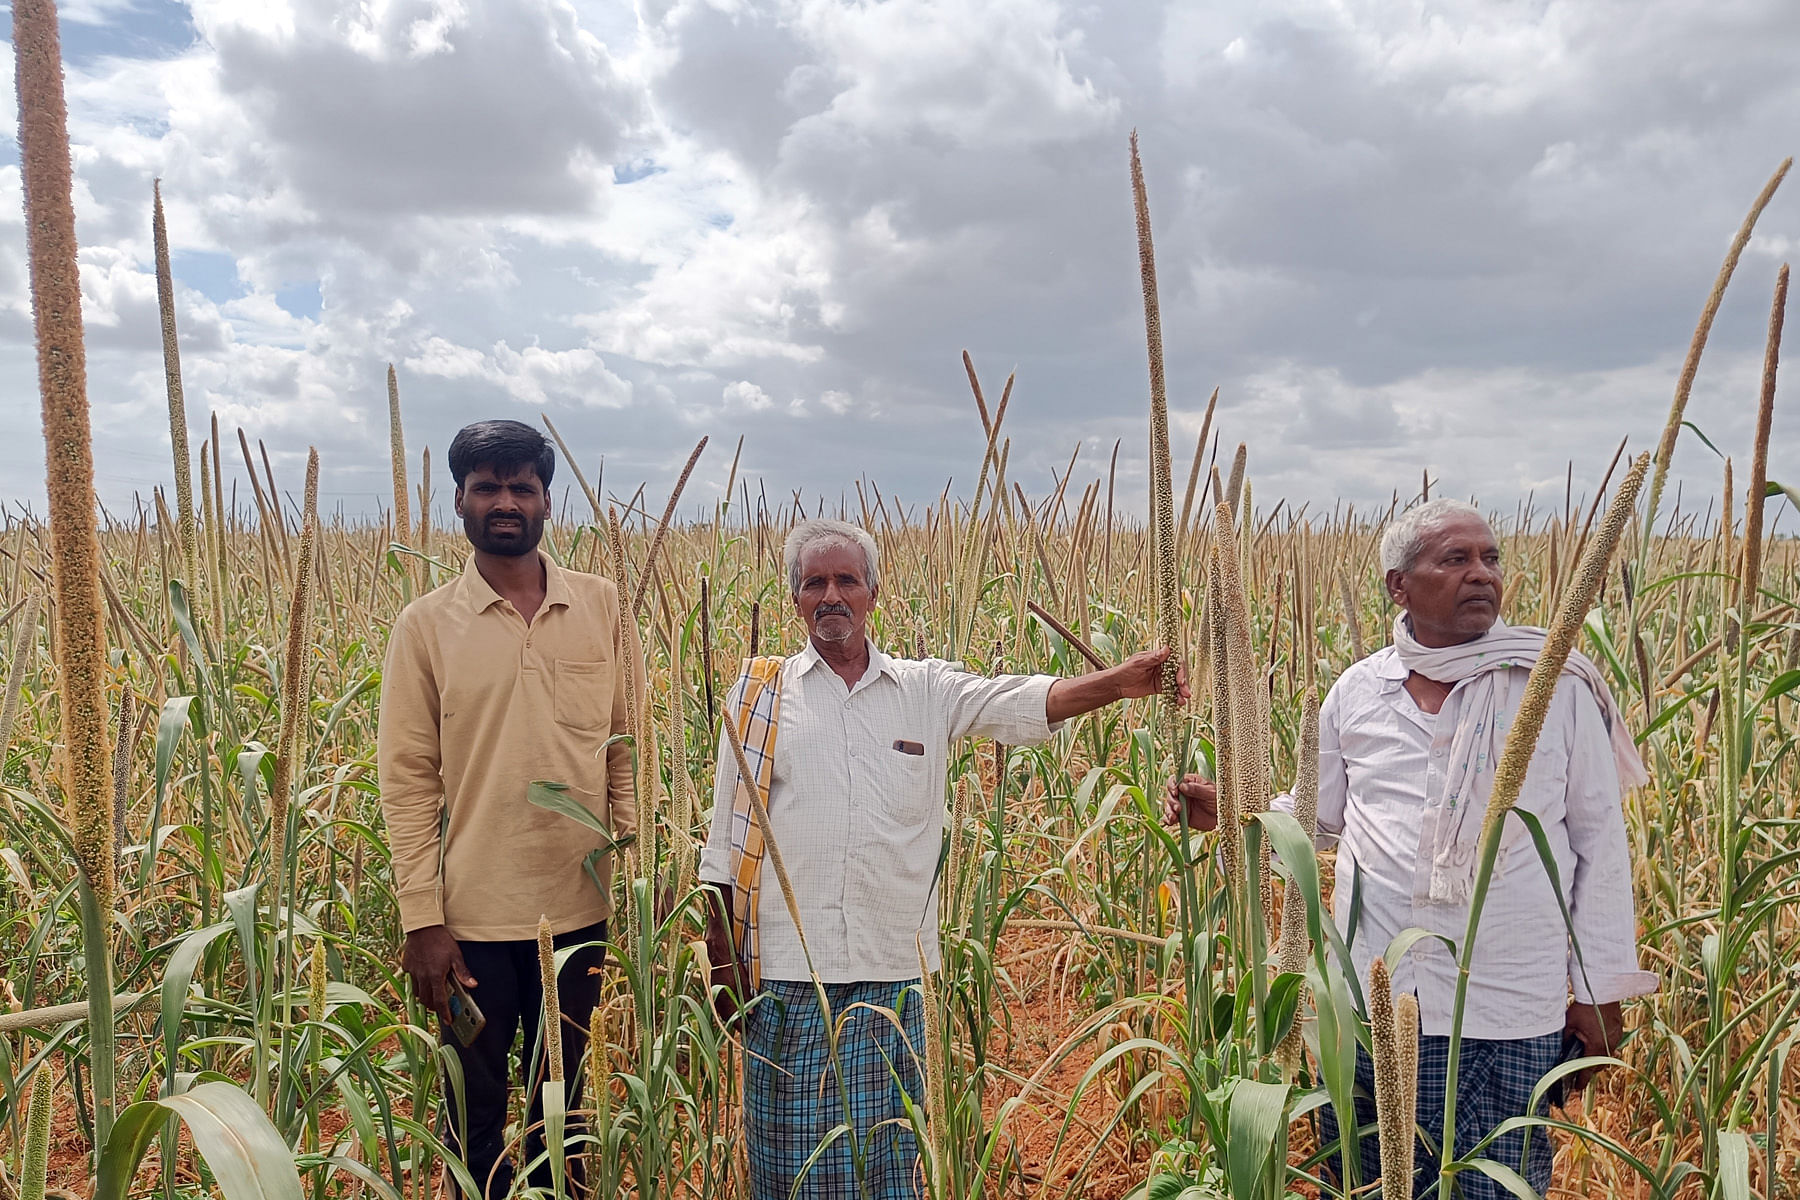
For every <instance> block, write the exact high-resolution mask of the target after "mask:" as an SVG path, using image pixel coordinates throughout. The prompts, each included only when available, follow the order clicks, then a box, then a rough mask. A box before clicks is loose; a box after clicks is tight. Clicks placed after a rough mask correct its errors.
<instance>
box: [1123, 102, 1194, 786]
mask: <svg viewBox="0 0 1800 1200" xmlns="http://www.w3.org/2000/svg"><path fill="white" fill-rule="evenodd" d="M1131 198H1132V201H1133V203H1134V205H1135V207H1136V210H1137V243H1138V272H1139V275H1140V276H1141V279H1142V283H1143V289H1144V341H1145V343H1146V346H1147V349H1148V353H1149V358H1150V537H1151V541H1150V546H1151V553H1152V554H1153V555H1154V556H1155V567H1156V593H1155V596H1156V610H1155V611H1156V635H1157V640H1158V641H1159V642H1160V643H1161V644H1162V645H1163V646H1164V647H1167V648H1168V650H1169V657H1168V658H1167V659H1165V660H1163V665H1162V704H1161V706H1160V712H1159V714H1158V715H1159V716H1160V717H1161V722H1160V724H1161V725H1162V735H1163V745H1164V747H1165V748H1166V749H1167V750H1168V752H1169V753H1170V754H1171V755H1174V756H1175V762H1174V768H1175V770H1176V771H1177V772H1179V771H1180V770H1181V765H1182V764H1181V754H1180V752H1179V749H1178V748H1177V746H1176V745H1175V722H1176V719H1177V711H1178V709H1179V708H1180V704H1181V696H1180V692H1179V684H1178V683H1177V681H1176V680H1177V674H1178V672H1179V671H1180V669H1181V585H1180V583H1179V582H1178V580H1177V575H1176V563H1175V554H1176V545H1175V495H1174V482H1173V479H1172V478H1171V472H1172V471H1173V464H1172V463H1171V462H1170V460H1169V395H1168V386H1167V382H1166V380H1165V379H1164V377H1163V345H1162V313H1161V310H1160V308H1159V307H1158V304H1157V299H1156V247H1155V245H1154V244H1153V243H1152V241H1151V237H1150V200H1149V197H1148V196H1147V195H1146V194H1145V191H1144V166H1143V163H1142V162H1141V161H1140V160H1139V158H1138V140H1137V131H1136V130H1132V133H1131ZM1208 411H1209V413H1210V411H1211V410H1210V408H1209V409H1208Z"/></svg>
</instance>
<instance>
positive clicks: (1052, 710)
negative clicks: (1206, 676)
mask: <svg viewBox="0 0 1800 1200" xmlns="http://www.w3.org/2000/svg"><path fill="white" fill-rule="evenodd" d="M1170 653H1171V651H1169V650H1167V649H1163V650H1145V651H1142V652H1140V653H1137V654H1134V655H1132V656H1131V657H1130V658H1128V659H1126V660H1125V661H1124V662H1122V663H1120V664H1119V665H1118V666H1116V667H1108V668H1107V669H1106V670H1104V671H1089V672H1088V673H1087V674H1086V675H1077V676H1075V677H1074V678H1073V679H1058V680H1057V681H1056V682H1055V683H1053V684H1051V685H1050V695H1049V697H1048V699H1047V700H1046V701H1045V702H1044V716H1045V717H1046V719H1048V720H1049V722H1050V724H1052V725H1055V724H1056V723H1058V722H1059V721H1067V720H1069V719H1071V718H1073V717H1079V716H1080V715H1081V714H1082V713H1089V712H1093V711H1094V710H1095V709H1096V708H1105V707H1106V706H1107V705H1108V704H1113V703H1116V702H1118V701H1120V700H1135V699H1137V698H1139V697H1141V696H1151V695H1155V694H1156V693H1157V692H1160V691H1161V690H1162V665H1163V663H1164V661H1166V660H1167V659H1168V657H1169V654H1170ZM1175 679H1176V686H1177V687H1178V688H1179V689H1180V692H1181V702H1182V703H1183V704H1186V703H1187V702H1188V698H1189V694H1188V686H1187V668H1186V667H1183V666H1179V665H1178V666H1177V667H1176V670H1175Z"/></svg>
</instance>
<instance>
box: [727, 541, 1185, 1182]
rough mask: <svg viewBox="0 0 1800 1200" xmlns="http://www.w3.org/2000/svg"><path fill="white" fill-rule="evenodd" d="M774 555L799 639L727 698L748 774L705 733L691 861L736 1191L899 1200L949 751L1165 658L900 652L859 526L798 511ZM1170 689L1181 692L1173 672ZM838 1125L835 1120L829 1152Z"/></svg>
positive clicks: (1156, 671)
mask: <svg viewBox="0 0 1800 1200" xmlns="http://www.w3.org/2000/svg"><path fill="white" fill-rule="evenodd" d="M783 557H784V559H785V561H786V565H787V572H788V586H789V590H790V592H791V593H792V596H793V601H794V606H795V608H796V609H797V610H798V612H799V615H800V618H801V620H802V621H803V622H804V623H805V625H806V632H807V644H806V647H805V648H804V649H803V650H801V651H800V653H798V654H795V655H793V656H792V657H789V658H786V659H776V658H757V659H749V660H747V661H746V663H745V667H744V673H743V675H742V676H741V677H740V678H739V680H738V682H737V684H736V685H735V686H734V687H733V688H732V690H731V692H730V695H729V697H728V698H727V701H726V720H729V721H732V722H734V723H735V727H736V728H737V729H738V731H739V732H740V734H741V741H742V742H743V744H744V749H745V751H746V755H747V757H748V758H749V760H750V762H749V767H750V770H751V772H752V773H753V774H754V775H755V777H756V778H754V779H751V780H742V779H740V776H739V769H738V765H737V761H736V757H735V755H734V753H733V751H732V748H731V746H730V745H729V743H728V741H726V740H724V739H722V740H721V741H720V743H719V765H718V773H717V777H716V780H715V783H714V790H713V800H714V809H713V825H712V836H711V838H710V840H709V841H708V843H707V847H706V853H705V856H704V858H703V860H702V862H701V869H700V876H701V878H702V880H704V881H705V882H706V883H708V884H710V885H711V888H710V890H709V893H708V895H709V902H710V906H711V912H710V914H709V922H708V931H707V947H708V951H709V954H710V956H711V958H712V961H713V963H714V964H715V974H714V978H715V983H717V984H719V985H720V986H719V990H718V992H717V993H716V994H717V996H718V999H719V1001H720V1003H721V1007H722V1009H723V1010H726V1011H729V1010H730V1009H732V1008H733V1007H735V1006H736V1001H738V1000H740V999H742V1000H747V1001H749V1002H748V1004H747V1006H746V1008H745V1011H744V1012H743V1022H744V1029H743V1036H744V1044H745V1049H746V1051H747V1053H746V1057H745V1068H744V1097H745V1098H744V1133H745V1137H746V1139H747V1141H748V1143H749V1151H750V1191H751V1195H752V1196H754V1197H756V1198H757V1200H773V1198H776V1197H780V1198H786V1197H790V1196H797V1197H803V1198H812V1200H837V1198H838V1197H856V1196H861V1197H867V1198H871V1200H898V1198H899V1197H909V1198H910V1197H912V1196H914V1195H916V1194H917V1192H916V1187H915V1180H914V1176H915V1171H916V1167H917V1161H918V1152H917V1148H916V1146H915V1145H914V1141H913V1136H912V1134H911V1132H910V1129H909V1128H908V1124H907V1116H906V1108H905V1104H904V1097H903V1096H902V1090H903V1089H904V1090H905V1091H906V1092H907V1093H909V1094H910V1095H911V1096H912V1097H913V1098H914V1100H915V1102H916V1101H917V1100H918V1099H919V1071H918V1067H917V1059H918V1056H920V1055H923V1054H924V1052H925V1024H924V1012H923V1004H922V1000H921V997H920V993H919V982H920V966H921V960H923V964H924V967H925V969H927V970H936V969H937V965H938V928H937V920H936V912H937V905H936V903H935V891H936V883H937V865H938V858H939V853H940V850H941V848H942V845H943V832H944V807H945V805H944V801H945V773H946V769H947V765H948V760H949V754H950V744H951V742H953V741H955V740H957V739H958V738H962V737H965V736H968V735H971V734H973V735H976V736H982V737H991V738H994V739H995V740H997V741H1000V742H1004V743H1006V744H1009V745H1025V744H1030V743H1035V742H1042V741H1044V740H1046V739H1047V738H1049V737H1050V736H1051V734H1052V733H1054V732H1055V731H1056V729H1057V727H1058V726H1059V725H1060V724H1061V723H1062V722H1064V721H1067V720H1069V719H1071V718H1073V717H1076V716H1079V715H1081V714H1082V713H1086V712H1091V711H1093V710H1094V709H1097V708H1101V707H1103V706H1105V705H1107V704H1111V703H1114V702H1116V701H1119V700H1123V699H1128V698H1131V697H1137V696H1148V695H1151V694H1152V693H1154V692H1156V691H1157V690H1158V688H1159V686H1160V681H1161V670H1162V664H1163V662H1164V660H1166V659H1167V658H1168V657H1169V651H1168V650H1154V651H1147V652H1144V653H1140V654H1136V655H1133V656H1132V657H1130V658H1129V659H1127V660H1126V661H1125V662H1124V663H1122V664H1120V665H1119V666H1117V667H1113V668H1111V669H1109V670H1104V671H1094V672H1091V673H1089V674H1087V675H1082V676H1080V677H1078V678H1073V679H1053V678H1051V677H1050V676H1047V675H1002V676H997V677H987V676H982V675H975V674H971V673H970V672H967V671H964V670H962V669H961V667H960V666H959V665H958V664H955V663H949V662H943V661H940V660H937V659H926V660H923V661H906V660H902V659H895V658H891V657H889V656H888V655H887V654H885V653H883V652H882V651H881V650H880V649H879V648H877V647H876V646H875V645H874V643H873V642H871V641H870V640H869V636H868V621H869V614H870V612H871V611H872V610H873V608H874V606H875V601H876V598H877V596H878V595H879V593H880V584H879V562H880V555H879V552H878V550H877V548H876V544H875V540H874V539H873V538H871V537H870V536H869V535H868V534H867V533H866V532H864V531H863V530H862V529H859V528H857V527H856V526H854V525H850V524H847V523H845V522H842V521H803V522H801V523H800V524H798V525H796V526H795V527H794V529H793V531H792V533H790V534H789V535H788V539H787V545H786V549H785V553H784V556H783ZM1180 686H1181V689H1182V691H1183V694H1184V695H1185V692H1186V680H1185V675H1183V676H1182V682H1181V684H1180ZM777 733H778V734H779V736H777ZM751 787H754V788H756V789H757V792H758V794H759V795H762V796H766V798H767V804H768V819H769V824H770V830H771V832H772V834H773V836H774V840H775V845H776V848H777V849H778V850H779V852H780V856H781V861H782V863H783V864H784V865H785V867H786V869H787V874H788V876H789V877H790V880H791V882H792V885H793V891H794V902H795V905H796V907H797V908H798V910H799V916H800V922H799V924H798V925H796V924H795V922H794V919H793V916H792V915H790V913H789V910H788V906H787V903H786V901H785V899H784V897H783V895H782V891H781V888H780V887H779V886H778V884H777V882H776V880H775V879H774V878H773V875H774V872H773V869H772V868H771V869H765V867H766V864H765V863H764V861H763V859H764V850H765V847H764V846H763V843H762V838H761V832H760V829H759V827H758V825H757V822H756V820H755V819H754V814H753V809H752V804H751V797H750V794H749V789H750V788H751ZM802 938H804V940H802ZM815 980H817V982H818V983H819V984H820V985H821V987H822V991H823V993H824V999H825V1002H826V1006H827V1010H828V1011H826V1010H821V1008H820V1004H819V992H820V989H819V988H815V986H814V981H815ZM751 997H754V999H753V1000H752V999H751ZM875 1008H879V1009H886V1010H889V1011H891V1012H892V1013H894V1014H895V1015H896V1016H897V1018H898V1028H896V1025H895V1023H894V1022H893V1021H890V1020H889V1019H888V1017H887V1015H886V1014H885V1013H879V1012H875V1011H873V1009H875ZM833 1028H835V1029H836V1038H835V1039H833V1038H832V1037H831V1032H832V1029H833ZM834 1041H835V1044H834ZM846 1121H847V1122H848V1124H849V1125H850V1130H849V1132H847V1133H843V1134H840V1135H838V1136H837V1137H836V1138H835V1139H834V1140H832V1141H831V1142H830V1144H829V1145H824V1143H825V1142H826V1139H827V1137H828V1136H829V1135H831V1134H832V1132H833V1131H834V1130H835V1129H837V1127H839V1126H840V1125H842V1124H844V1123H846ZM822 1146H823V1149H821V1147H822ZM815 1154H816V1155H817V1157H816V1159H815V1158H814V1156H815Z"/></svg>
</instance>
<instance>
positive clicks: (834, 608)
mask: <svg viewBox="0 0 1800 1200" xmlns="http://www.w3.org/2000/svg"><path fill="white" fill-rule="evenodd" d="M851 615H852V614H851V612H850V607H849V606H848V605H845V604H821V605H819V607H817V608H815V609H813V619H814V620H817V619H818V618H820V617H848V616H851Z"/></svg>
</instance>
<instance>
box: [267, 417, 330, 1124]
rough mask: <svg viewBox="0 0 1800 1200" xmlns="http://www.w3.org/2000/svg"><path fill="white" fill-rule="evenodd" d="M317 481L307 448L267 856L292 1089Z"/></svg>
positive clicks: (276, 982)
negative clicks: (290, 1037)
mask: <svg viewBox="0 0 1800 1200" xmlns="http://www.w3.org/2000/svg"><path fill="white" fill-rule="evenodd" d="M318 480H319V452H318V451H317V450H316V449H313V448H311V447H308V449H307V455H306V492H305V495H306V499H305V509H304V510H303V512H302V513H301V517H300V520H301V526H300V561H299V563H297V564H296V565H295V569H294V582H293V587H292V588H291V589H290V591H289V604H288V627H287V654H286V657H285V658H284V659H283V662H282V673H281V725H280V729H279V733H278V735H277V741H276V743H275V780H274V783H273V784H272V785H271V786H270V788H269V842H268V844H269V853H268V873H267V883H266V884H265V886H266V888H267V889H268V905H269V924H270V934H269V982H270V988H269V992H268V995H270V996H271V997H272V996H274V995H276V994H279V995H281V996H282V997H283V999H282V1020H281V1051H280V1053H279V1055H278V1059H279V1061H280V1063H281V1065H282V1067H283V1070H282V1071H281V1083H282V1087H283V1089H284V1090H285V1089H287V1088H289V1087H291V1086H293V1083H294V1080H293V1078H292V1073H291V1072H289V1071H288V1070H286V1069H285V1068H286V1066H287V1031H288V1027H289V1025H290V1024H291V1021H290V1020H289V1015H290V1008H291V1005H290V1004H289V1002H288V1000H287V996H288V994H289V991H290V990H291V987H290V985H291V984H292V983H293V980H292V971H291V970H290V969H289V959H290V958H291V956H292V948H293V936H294V916H295V908H296V905H295V904H294V903H293V900H294V894H293V891H294V887H295V884H296V881H297V874H298V871H297V860H298V857H299V856H298V854H297V853H295V848H294V839H293V824H294V813H295V808H296V805H295V804H294V794H293V793H294V776H295V769H294V764H295V762H296V760H297V759H298V758H299V757H300V755H301V742H302V738H303V733H302V730H301V720H302V718H303V717H304V716H305V714H306V712H307V710H308V708H309V707H310V705H311V703H312V686H311V683H312V670H311V666H312V662H311V653H310V648H311V642H312V593H313V568H314V557H315V555H316V553H317V543H318V536H319V535H318V524H319V517H318V513H317V512H315V511H314V509H315V507H316V505H317V496H318V486H319V485H318ZM258 1032H259V1035H260V1039H259V1040H261V1041H262V1042H263V1044H264V1049H265V1051H266V1048H267V1039H268V1036H269V1031H268V1029H267V1027H266V1025H264V1026H262V1027H261V1028H259V1030H258ZM255 1082H256V1087H257V1089H258V1091H257V1099H258V1101H260V1102H264V1103H266V1102H267V1101H268V1098H269V1091H268V1088H269V1072H268V1071H267V1070H266V1069H259V1070H258V1071H257V1073H256V1081H255Z"/></svg>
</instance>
